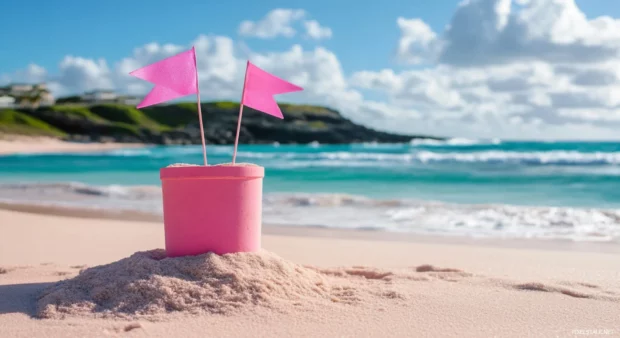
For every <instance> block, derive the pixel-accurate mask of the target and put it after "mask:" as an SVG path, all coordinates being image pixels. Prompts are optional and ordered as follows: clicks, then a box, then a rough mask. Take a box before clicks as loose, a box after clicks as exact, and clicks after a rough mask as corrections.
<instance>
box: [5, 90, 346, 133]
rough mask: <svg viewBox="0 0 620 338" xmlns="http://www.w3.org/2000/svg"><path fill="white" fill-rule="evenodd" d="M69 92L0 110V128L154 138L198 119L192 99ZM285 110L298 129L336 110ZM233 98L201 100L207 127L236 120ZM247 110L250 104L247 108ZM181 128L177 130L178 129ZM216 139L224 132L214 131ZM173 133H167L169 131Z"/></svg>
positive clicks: (258, 118) (322, 121) (317, 126)
mask: <svg viewBox="0 0 620 338" xmlns="http://www.w3.org/2000/svg"><path fill="white" fill-rule="evenodd" d="M73 99H74V98H68V99H67V100H66V101H65V102H67V103H64V104H57V105H55V106H51V107H40V108H38V109H18V110H0V133H12V134H27V135H49V136H56V137H62V136H66V135H67V134H69V135H90V136H93V138H94V139H97V138H99V137H113V138H117V139H119V136H122V137H121V138H120V139H124V136H127V139H129V140H133V141H142V142H148V141H153V140H154V141H155V142H159V141H160V140H161V139H162V137H164V136H162V135H161V133H162V132H164V131H171V130H178V131H182V130H183V129H184V128H185V127H186V126H188V125H190V124H192V125H195V124H197V123H198V118H197V111H198V109H197V106H196V103H194V102H183V103H175V104H160V105H155V106H151V107H147V108H144V109H136V108H135V107H134V106H130V105H123V104H98V105H87V104H80V103H71V102H70V101H71V100H73ZM280 107H281V108H282V111H283V113H284V116H285V120H286V121H285V122H284V123H292V124H295V125H296V126H298V127H299V128H301V129H304V130H307V129H310V130H315V131H318V130H322V131H324V130H327V129H329V126H330V121H331V119H332V118H333V119H336V120H337V119H339V118H340V115H339V114H338V112H336V111H334V110H331V109H328V108H325V107H317V106H310V105H294V104H286V103H284V104H280ZM238 109H239V103H238V102H232V101H215V102H208V103H204V104H203V114H205V116H204V117H205V119H206V120H205V125H207V126H208V127H210V128H211V129H212V130H215V131H220V130H224V129H223V128H225V129H226V130H228V129H229V128H232V129H231V131H234V128H233V123H235V124H236V121H237V120H236V119H237V112H238ZM248 110H249V111H250V110H251V109H248ZM245 121H246V126H247V125H248V123H254V124H255V125H256V126H258V127H259V128H264V126H266V125H269V126H271V127H270V128H276V129H277V128H280V127H279V126H281V124H279V123H280V122H279V121H280V120H277V119H272V118H271V117H268V116H267V115H265V114H254V115H249V116H247V117H246V120H245ZM181 134H182V133H181ZM215 134H216V135H217V136H215V137H218V138H220V140H225V141H229V140H228V139H226V138H227V137H229V136H221V135H224V134H221V135H220V134H217V133H215ZM170 135H175V136H174V137H178V136H176V135H179V134H178V133H169V134H167V135H166V136H165V137H166V138H168V137H171V136H170Z"/></svg>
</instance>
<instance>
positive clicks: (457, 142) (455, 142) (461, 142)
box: [409, 137, 502, 146]
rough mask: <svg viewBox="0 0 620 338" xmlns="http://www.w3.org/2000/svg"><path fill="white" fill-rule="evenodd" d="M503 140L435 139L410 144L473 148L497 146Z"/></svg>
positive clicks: (420, 140) (416, 140)
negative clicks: (474, 146)
mask: <svg viewBox="0 0 620 338" xmlns="http://www.w3.org/2000/svg"><path fill="white" fill-rule="evenodd" d="M501 143H502V140H500V139H497V138H495V139H490V140H482V139H480V140H478V139H468V138H460V137H455V138H450V139H447V140H444V141H441V140H433V139H414V140H411V142H409V144H410V145H412V146H472V145H496V144H501Z"/></svg>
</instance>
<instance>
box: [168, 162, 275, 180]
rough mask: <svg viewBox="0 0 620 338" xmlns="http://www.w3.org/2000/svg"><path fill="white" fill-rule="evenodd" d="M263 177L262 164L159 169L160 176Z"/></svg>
mask: <svg viewBox="0 0 620 338" xmlns="http://www.w3.org/2000/svg"><path fill="white" fill-rule="evenodd" d="M230 177H239V178H263V177H265V168H264V167H261V166H233V165H227V166H184V167H166V168H161V169H160V170H159V178H160V179H162V180H166V179H187V178H211V179H213V178H230Z"/></svg>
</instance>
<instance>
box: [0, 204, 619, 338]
mask: <svg viewBox="0 0 620 338" xmlns="http://www.w3.org/2000/svg"><path fill="white" fill-rule="evenodd" d="M0 232H1V233H2V234H3V235H4V236H0V336H2V337H39V336H47V337H50V336H51V337H108V336H126V335H129V336H149V337H151V336H154V337H171V336H175V337H176V336H181V337H335V336H337V337H426V336H429V337H437V336H440V337H480V336H482V337H490V336H499V337H524V336H544V337H548V336H551V337H556V336H559V337H565V336H569V337H570V336H576V335H584V334H587V335H593V334H597V335H599V336H600V335H605V336H609V337H612V336H618V335H620V321H619V318H620V284H619V283H618V280H620V278H619V277H620V259H619V258H620V257H619V256H618V254H615V253H596V252H583V251H572V252H571V251H565V250H547V249H545V250H541V249H531V248H516V249H508V248H501V247H498V246H500V245H501V243H498V245H496V246H495V247H491V246H484V247H482V246H474V245H460V244H447V243H420V242H415V243H412V242H397V241H377V240H366V239H347V238H346V236H340V237H332V238H327V237H322V238H320V237H313V236H308V235H307V234H306V233H305V232H304V230H303V229H298V232H297V233H290V232H289V233H288V234H287V235H266V236H264V237H263V240H264V241H263V244H264V248H265V249H264V250H263V251H262V252H259V253H240V254H229V255H224V256H218V255H214V254H205V255H200V256H195V257H182V258H165V257H164V255H163V251H162V250H161V249H153V248H158V247H163V229H162V225H161V224H160V223H149V222H130V221H117V220H97V219H78V218H70V217H61V216H47V215H33V214H26V213H21V212H15V211H2V210H0Z"/></svg>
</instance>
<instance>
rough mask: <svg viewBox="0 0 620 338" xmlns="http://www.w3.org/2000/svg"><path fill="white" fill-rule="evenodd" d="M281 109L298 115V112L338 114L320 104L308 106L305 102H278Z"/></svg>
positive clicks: (306, 113)
mask: <svg viewBox="0 0 620 338" xmlns="http://www.w3.org/2000/svg"><path fill="white" fill-rule="evenodd" d="M279 106H280V108H281V109H282V111H283V112H284V111H286V113H287V114H293V115H300V114H305V115H308V114H311V115H338V113H336V112H335V111H333V110H331V109H328V108H325V107H320V106H310V105H305V104H290V103H280V104H279Z"/></svg>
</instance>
